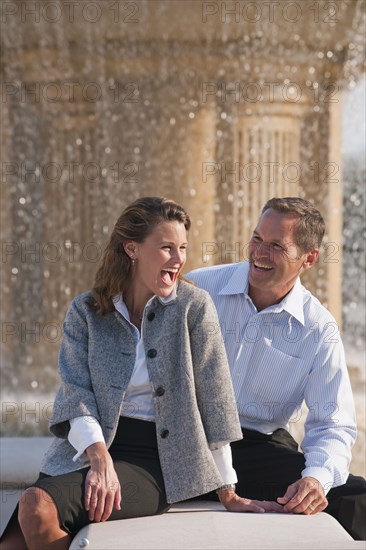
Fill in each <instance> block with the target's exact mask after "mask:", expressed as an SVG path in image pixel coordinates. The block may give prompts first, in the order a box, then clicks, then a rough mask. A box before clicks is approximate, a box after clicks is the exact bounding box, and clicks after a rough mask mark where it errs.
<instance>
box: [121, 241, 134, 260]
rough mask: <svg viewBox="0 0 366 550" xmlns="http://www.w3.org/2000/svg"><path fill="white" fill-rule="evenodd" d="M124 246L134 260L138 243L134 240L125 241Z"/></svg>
mask: <svg viewBox="0 0 366 550" xmlns="http://www.w3.org/2000/svg"><path fill="white" fill-rule="evenodd" d="M123 248H124V251H125V252H126V254H127V256H129V257H130V258H131V260H134V259H135V254H136V243H135V242H134V241H126V242H125V243H123Z"/></svg>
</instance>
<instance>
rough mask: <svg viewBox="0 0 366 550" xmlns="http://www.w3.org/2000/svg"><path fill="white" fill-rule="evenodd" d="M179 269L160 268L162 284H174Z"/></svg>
mask: <svg viewBox="0 0 366 550" xmlns="http://www.w3.org/2000/svg"><path fill="white" fill-rule="evenodd" d="M178 273H179V269H177V268H174V267H172V268H169V269H162V270H161V279H162V281H163V283H164V284H166V285H168V286H172V285H174V283H175V281H176V280H177V278H178Z"/></svg>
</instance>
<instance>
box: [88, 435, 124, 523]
mask: <svg viewBox="0 0 366 550" xmlns="http://www.w3.org/2000/svg"><path fill="white" fill-rule="evenodd" d="M86 453H87V455H88V458H89V460H90V470H89V472H88V474H87V476H86V482H85V501H84V502H85V509H86V510H87V511H88V512H89V520H90V521H96V522H99V521H106V520H107V519H108V518H109V516H110V515H111V513H112V510H113V506H114V507H115V508H116V509H117V510H120V509H121V504H120V503H121V486H120V484H119V480H118V477H117V474H116V472H115V469H114V466H113V461H112V458H111V455H110V454H109V452H108V450H107V447H106V446H105V444H104V443H94V444H93V445H90V447H88V448H87V449H86Z"/></svg>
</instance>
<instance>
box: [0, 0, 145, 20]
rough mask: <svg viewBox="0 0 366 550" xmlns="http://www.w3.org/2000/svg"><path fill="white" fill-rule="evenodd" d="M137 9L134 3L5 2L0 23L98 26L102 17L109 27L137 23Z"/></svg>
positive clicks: (102, 0)
mask: <svg viewBox="0 0 366 550" xmlns="http://www.w3.org/2000/svg"><path fill="white" fill-rule="evenodd" d="M140 7H141V4H140V3H138V2H121V1H119V0H115V1H113V2H112V1H104V0H99V1H93V2H85V1H82V2H80V1H79V0H63V1H62V2H60V1H57V2H55V1H47V0H46V1H42V2H41V1H38V2H37V1H36V2H33V1H31V0H24V1H18V0H17V1H15V0H13V1H7V0H5V1H4V0H3V1H2V2H1V3H0V9H1V21H2V23H9V22H10V21H11V20H14V19H15V20H16V21H17V22H20V23H26V22H31V23H40V22H41V21H43V22H46V23H58V22H66V23H74V22H75V21H76V22H85V23H98V22H100V21H101V20H102V19H103V17H104V18H108V22H110V21H113V23H139V21H140Z"/></svg>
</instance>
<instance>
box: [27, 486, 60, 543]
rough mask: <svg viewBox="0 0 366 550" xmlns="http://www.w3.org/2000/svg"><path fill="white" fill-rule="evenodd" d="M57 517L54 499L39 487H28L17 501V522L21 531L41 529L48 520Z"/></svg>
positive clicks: (50, 520)
mask: <svg viewBox="0 0 366 550" xmlns="http://www.w3.org/2000/svg"><path fill="white" fill-rule="evenodd" d="M55 517H56V518H57V509H56V506H55V503H54V501H53V500H52V498H51V497H50V495H49V494H48V493H46V491H43V489H40V488H39V487H29V489H27V490H26V491H25V492H24V493H23V495H22V497H21V499H20V502H19V514H18V519H19V524H20V526H21V528H22V531H23V533H24V534H25V533H29V532H33V531H37V532H39V531H40V530H43V529H44V528H45V527H46V526H47V524H48V523H49V522H52V521H54V519H55Z"/></svg>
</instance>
